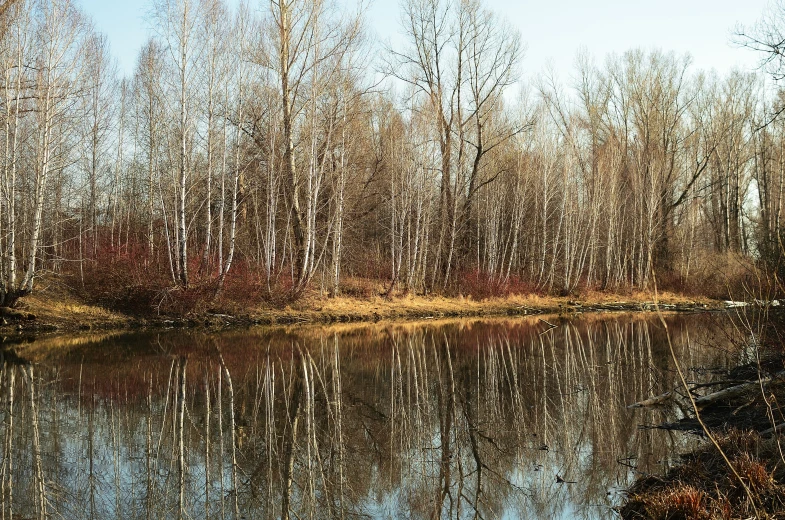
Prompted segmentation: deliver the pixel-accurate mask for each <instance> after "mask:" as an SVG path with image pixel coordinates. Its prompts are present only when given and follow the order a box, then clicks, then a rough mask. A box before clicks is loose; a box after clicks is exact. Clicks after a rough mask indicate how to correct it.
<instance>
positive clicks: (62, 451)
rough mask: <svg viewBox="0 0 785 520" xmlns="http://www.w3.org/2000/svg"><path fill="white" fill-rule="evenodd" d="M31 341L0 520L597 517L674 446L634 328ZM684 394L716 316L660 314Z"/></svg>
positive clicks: (8, 370)
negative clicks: (651, 401)
mask: <svg viewBox="0 0 785 520" xmlns="http://www.w3.org/2000/svg"><path fill="white" fill-rule="evenodd" d="M549 321H551V322H553V323H554V324H555V325H557V327H556V328H553V329H550V330H548V328H549V326H548V325H547V324H546V323H544V322H542V321H540V320H538V319H530V318H529V319H515V320H486V321H483V320H473V321H449V322H431V323H419V324H406V325H366V326H346V327H342V328H318V327H300V328H296V327H293V328H280V329H258V330H251V331H243V332H231V333H224V334H203V333H189V332H183V331H172V332H165V333H145V334H125V335H113V336H105V337H101V336H86V337H85V336H83V337H76V338H49V339H46V340H41V341H35V342H32V343H29V344H25V345H13V346H8V347H6V350H5V353H4V355H3V360H2V362H3V364H2V372H1V373H0V397H2V405H1V408H0V439H1V440H2V461H1V463H2V466H0V477H1V478H2V490H0V491H1V492H2V518H3V519H5V518H66V519H82V518H85V519H88V518H89V519H93V518H102V519H104V518H144V519H152V518H155V519H157V518H216V519H217V518H248V519H250V518H262V519H265V518H271V519H273V518H300V519H304V518H341V519H348V518H486V519H495V518H543V519H545V518H586V519H594V518H598V519H599V518H612V517H614V513H613V510H612V508H613V506H615V505H618V504H619V502H620V500H621V499H622V494H621V493H622V490H623V489H624V488H625V487H626V486H628V485H629V484H630V483H631V481H632V480H633V479H634V478H635V477H636V476H637V475H639V474H641V473H656V472H661V471H663V470H664V469H665V468H667V467H668V465H670V464H671V463H672V462H673V461H674V460H675V459H676V457H677V455H678V453H679V452H680V451H682V450H684V449H686V447H687V444H688V443H689V442H691V441H690V440H689V439H688V438H686V437H684V436H683V435H681V434H679V435H676V434H670V433H668V432H665V431H662V430H653V429H649V428H646V427H645V426H647V425H654V424H658V423H659V422H660V421H662V420H663V419H664V418H665V417H664V415H663V414H664V413H666V412H664V411H661V410H637V411H636V410H628V409H627V408H626V406H627V405H628V404H630V403H633V402H635V401H638V400H641V399H644V398H646V397H648V396H651V395H655V394H658V393H661V392H664V391H666V390H670V389H672V388H674V387H675V386H677V383H676V375H675V373H674V371H673V364H672V362H671V355H670V350H669V347H668V343H667V340H666V334H665V331H664V328H663V327H662V325H661V324H660V323H659V319H658V318H657V317H656V316H653V315H648V314H647V315H605V316H586V317H583V318H578V319H575V320H572V321H566V320H556V319H555V318H554V319H549ZM667 323H668V325H669V330H670V336H671V340H672V344H673V347H674V350H675V352H676V354H677V355H678V356H679V358H680V359H682V360H683V365H684V366H690V367H698V369H699V370H695V371H691V372H689V374H688V375H689V377H690V378H691V379H695V378H703V377H710V374H711V369H714V368H718V367H723V366H727V365H728V364H729V363H732V362H733V361H734V359H733V354H732V353H731V352H732V351H731V350H730V349H726V348H724V347H726V346H727V343H728V340H727V339H726V335H725V333H724V331H723V329H724V327H723V325H722V319H721V318H718V317H717V316H716V315H715V316H706V315H686V316H670V317H668V318H667Z"/></svg>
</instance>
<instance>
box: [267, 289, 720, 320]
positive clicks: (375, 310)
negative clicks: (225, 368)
mask: <svg viewBox="0 0 785 520" xmlns="http://www.w3.org/2000/svg"><path fill="white" fill-rule="evenodd" d="M653 301H654V295H653V294H650V293H644V292H636V293H632V294H630V295H627V296H624V297H620V296H619V295H616V294H609V293H602V292H590V293H586V294H584V295H582V297H581V298H580V299H576V298H574V297H573V298H565V297H551V296H540V295H536V294H530V295H512V296H508V297H504V298H488V299H483V300H474V299H472V298H470V297H468V298H467V297H461V296H459V297H456V298H447V297H442V296H413V295H405V296H398V297H393V298H384V297H382V296H370V297H345V296H341V297H336V298H327V297H318V296H315V295H309V296H307V297H304V298H302V299H301V300H299V301H297V302H295V303H292V304H290V305H288V306H286V307H284V308H277V307H271V306H260V307H257V308H255V309H253V310H252V311H251V314H252V315H254V316H257V317H262V318H266V319H269V320H271V321H273V322H275V321H304V322H311V321H320V322H332V321H378V320H394V319H423V318H440V317H465V316H499V315H520V314H528V313H534V312H536V313H544V312H550V313H563V312H573V311H576V310H580V309H581V307H583V308H585V309H586V310H592V306H597V305H608V304H615V305H619V306H628V307H629V308H630V309H631V310H632V309H635V308H636V307H638V306H641V305H644V304H650V303H652V302H653ZM659 301H660V302H661V303H667V304H680V305H694V304H701V305H702V304H710V301H709V300H706V299H700V300H696V299H694V298H687V297H683V296H680V295H677V294H671V293H663V294H660V295H659Z"/></svg>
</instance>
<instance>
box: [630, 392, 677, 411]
mask: <svg viewBox="0 0 785 520" xmlns="http://www.w3.org/2000/svg"><path fill="white" fill-rule="evenodd" d="M672 398H673V390H671V391H669V392H665V393H664V394H660V395H655V396H654V397H650V398H648V399H644V400H643V401H638V402H637V403H632V404H631V405H628V406H627V408H645V407H647V406H657V405H659V404H662V403H665V402H667V401H670V400H671V399H672Z"/></svg>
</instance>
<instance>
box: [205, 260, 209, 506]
mask: <svg viewBox="0 0 785 520" xmlns="http://www.w3.org/2000/svg"><path fill="white" fill-rule="evenodd" d="M208 260H209V258H208ZM207 271H208V272H209V271H210V270H209V268H208V269H207ZM204 518H205V520H210V379H209V371H206V372H205V375H204Z"/></svg>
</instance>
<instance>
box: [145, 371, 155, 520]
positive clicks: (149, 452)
mask: <svg viewBox="0 0 785 520" xmlns="http://www.w3.org/2000/svg"><path fill="white" fill-rule="evenodd" d="M146 459H147V460H146V466H147V468H146V469H147V499H146V507H145V513H146V515H147V516H146V518H147V520H150V519H151V518H152V511H153V466H152V464H153V374H152V373H151V374H150V387H149V388H148V390H147V456H146Z"/></svg>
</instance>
